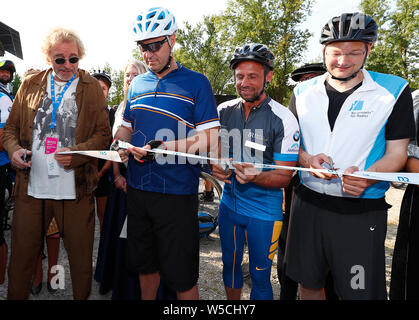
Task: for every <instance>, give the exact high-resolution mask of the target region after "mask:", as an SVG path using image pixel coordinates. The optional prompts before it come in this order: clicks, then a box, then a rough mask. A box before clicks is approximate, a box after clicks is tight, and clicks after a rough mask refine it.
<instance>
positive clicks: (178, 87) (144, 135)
mask: <svg viewBox="0 0 419 320" xmlns="http://www.w3.org/2000/svg"><path fill="white" fill-rule="evenodd" d="M122 125H124V126H126V127H129V128H132V130H133V133H132V140H131V144H133V145H134V146H137V147H142V146H144V145H145V144H146V143H147V142H148V141H150V140H163V141H172V140H179V139H183V138H186V137H188V136H190V135H191V134H192V133H193V132H194V130H196V131H201V130H206V129H210V128H214V127H218V126H219V125H220V123H219V120H218V115H217V107H216V103H215V98H214V95H213V91H212V88H211V85H210V83H209V81H208V79H207V78H206V77H205V76H204V75H202V74H200V73H197V72H194V71H191V70H189V69H187V68H185V67H183V66H181V65H180V64H179V63H178V68H177V69H175V70H173V71H171V72H170V73H168V74H167V75H165V76H164V77H163V78H161V79H159V78H158V77H157V76H156V75H155V74H154V73H153V72H150V71H149V72H147V73H144V74H141V75H139V76H137V77H136V78H135V79H134V80H133V81H132V83H131V85H130V88H129V91H128V98H127V106H126V109H125V113H124V117H123V121H122ZM160 160H161V159H160ZM163 162H164V161H163ZM163 162H162V161H153V162H149V163H144V164H141V163H139V162H138V161H135V159H134V158H133V157H132V156H131V157H130V159H129V162H128V179H127V183H128V185H129V186H131V187H133V188H136V189H139V190H143V191H151V192H159V193H168V194H196V193H197V192H198V184H199V174H200V170H201V169H200V165H199V164H195V163H193V162H192V161H190V159H184V158H178V157H176V158H175V159H168V161H167V162H166V163H163ZM191 163H192V164H191Z"/></svg>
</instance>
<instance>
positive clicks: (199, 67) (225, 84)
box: [174, 16, 235, 94]
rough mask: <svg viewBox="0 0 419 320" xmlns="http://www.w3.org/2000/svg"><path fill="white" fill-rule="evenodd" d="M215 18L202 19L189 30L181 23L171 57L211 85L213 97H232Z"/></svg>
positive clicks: (223, 50) (231, 88)
mask: <svg viewBox="0 0 419 320" xmlns="http://www.w3.org/2000/svg"><path fill="white" fill-rule="evenodd" d="M215 20H216V16H204V18H203V22H201V23H198V24H197V25H196V26H195V27H192V26H191V25H190V24H189V23H187V22H186V23H185V29H183V30H179V31H178V34H177V41H176V42H177V44H179V46H180V47H179V48H178V49H176V50H175V52H174V57H175V59H176V60H177V61H179V62H181V63H182V64H183V65H184V66H185V67H187V68H189V69H191V70H194V71H197V72H200V73H203V74H205V75H206V76H207V78H208V80H209V81H210V83H211V85H212V89H213V91H214V94H234V93H235V90H234V85H233V81H232V73H231V70H230V69H229V56H228V54H226V50H225V46H224V45H223V43H222V42H221V40H220V36H219V35H218V33H217V30H216V28H215Z"/></svg>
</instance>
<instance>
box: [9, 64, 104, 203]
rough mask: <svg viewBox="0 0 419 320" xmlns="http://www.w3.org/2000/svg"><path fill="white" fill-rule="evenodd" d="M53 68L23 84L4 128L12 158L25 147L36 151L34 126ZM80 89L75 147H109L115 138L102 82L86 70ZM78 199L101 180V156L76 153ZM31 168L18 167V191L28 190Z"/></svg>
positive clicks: (77, 92) (96, 148) (77, 91)
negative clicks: (112, 133) (98, 167)
mask: <svg viewBox="0 0 419 320" xmlns="http://www.w3.org/2000/svg"><path fill="white" fill-rule="evenodd" d="M50 71H51V69H49V70H46V71H42V72H40V73H38V74H36V75H33V76H30V77H28V78H27V79H26V80H25V81H24V82H23V83H22V85H21V86H20V88H19V91H18V92H17V94H16V98H15V99H14V101H13V106H12V110H11V112H10V115H9V118H8V120H7V122H6V125H5V127H4V136H3V144H4V148H5V149H6V150H7V152H8V153H9V158H10V159H12V156H13V153H14V152H15V151H17V150H19V149H21V148H24V149H28V150H32V129H33V123H34V118H35V116H36V113H37V110H38V107H39V106H40V104H41V102H42V99H43V97H44V96H45V94H46V90H47V81H49V77H48V74H49V72H50ZM79 77H80V80H79V83H78V84H77V89H76V103H77V108H78V118H77V126H76V137H75V138H76V145H75V146H73V147H71V148H70V149H71V150H74V151H75V150H105V149H106V148H107V147H108V144H109V140H110V137H111V134H110V128H109V120H108V113H107V112H106V108H107V107H106V101H105V98H104V96H103V91H102V89H101V87H100V85H99V82H98V81H97V80H96V79H95V78H93V77H91V76H90V75H89V73H87V72H86V71H84V70H79ZM67 169H74V171H75V172H74V174H75V180H76V181H75V183H76V195H77V199H80V198H81V197H82V196H87V195H90V194H92V192H93V190H94V189H95V188H96V186H97V183H98V181H99V179H98V172H97V159H95V158H91V157H87V156H81V155H73V158H72V162H71V165H70V166H69V167H68V168H67ZM29 171H30V170H17V173H16V183H15V189H14V194H16V195H22V194H27V192H28V182H29Z"/></svg>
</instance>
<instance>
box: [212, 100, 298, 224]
mask: <svg viewBox="0 0 419 320" xmlns="http://www.w3.org/2000/svg"><path fill="white" fill-rule="evenodd" d="M218 113H219V117H220V123H221V132H220V136H221V146H222V149H224V148H225V149H227V150H228V157H229V158H233V159H234V160H235V161H244V162H252V163H264V164H275V161H285V162H288V161H297V160H298V151H299V147H300V133H299V127H298V122H297V120H296V118H295V117H294V115H293V114H292V113H291V112H290V111H289V110H288V109H287V108H286V107H284V106H282V105H281V104H279V103H278V102H276V101H274V100H272V99H271V98H270V97H267V98H266V99H265V100H264V101H263V102H262V103H261V104H260V105H259V106H256V107H254V108H253V109H252V110H251V111H250V114H249V116H248V118H247V120H245V116H244V110H243V105H242V102H241V99H236V100H231V101H227V102H224V103H223V104H221V105H220V106H219V107H218ZM247 141H250V143H251V144H248V142H247ZM227 144H228V145H227ZM247 145H250V147H248V146H247ZM263 150H264V151H263ZM225 156H227V155H225ZM225 156H224V157H225ZM231 180H232V184H225V185H224V191H223V196H222V200H221V201H222V202H223V203H224V204H225V205H226V206H227V207H228V208H229V209H231V210H233V211H235V212H237V213H238V214H242V215H245V216H249V217H251V218H256V219H260V220H265V221H278V220H282V200H283V191H282V188H276V189H273V188H264V187H261V186H258V185H256V184H254V183H247V184H243V185H242V184H240V183H238V182H237V181H236V179H235V177H234V171H233V176H232V178H231Z"/></svg>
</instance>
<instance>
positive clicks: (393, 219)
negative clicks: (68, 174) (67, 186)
mask: <svg viewBox="0 0 419 320" xmlns="http://www.w3.org/2000/svg"><path fill="white" fill-rule="evenodd" d="M403 193H404V190H398V189H394V188H390V190H389V191H388V192H387V195H386V196H387V201H388V202H389V203H390V204H391V205H392V208H391V209H390V210H389V218H388V229H387V239H386V243H385V245H386V273H387V285H389V277H390V271H391V259H392V253H393V249H394V242H395V238H396V233H397V224H398V219H399V212H400V203H401V199H402V196H403ZM207 209H208V207H207ZM208 210H209V211H211V210H216V205H213V206H212V207H209V209H208ZM98 225H99V223H98V221H96V232H95V243H94V251H93V255H94V257H93V264H94V266H93V267H95V265H96V258H97V249H98V245H99V230H98V229H99V228H98ZM5 236H6V241H7V243H8V244H10V230H9V231H6V232H5ZM200 250H201V253H200V257H201V260H200V278H199V282H198V286H199V294H200V299H202V300H224V299H225V293H224V286H223V282H222V263H221V251H220V239H219V235H218V229H217V230H216V231H215V232H214V233H212V234H211V235H210V236H209V237H207V238H202V239H201V241H200ZM9 253H10V250H9ZM247 258H248V257H247V255H245V258H244V263H247ZM58 263H59V264H61V265H63V266H64V268H65V271H66V274H65V279H66V285H65V289H64V290H58V291H57V292H56V293H54V294H50V293H49V292H48V291H47V290H46V283H45V280H44V283H43V289H42V291H41V293H40V294H39V295H38V296H36V297H35V296H32V295H30V297H29V299H31V300H71V299H72V287H71V278H70V274H69V267H68V260H67V255H66V253H65V250H64V248H63V246H62V245H61V248H60V256H59V261H58ZM43 264H44V270H46V269H47V266H46V264H47V259H44V260H43ZM44 278H45V275H44ZM271 280H272V285H273V290H274V299H279V289H280V286H279V282H278V277H277V273H276V258H275V259H274V265H273V267H272V274H271ZM5 285H6V286H7V276H6V283H5ZM250 288H251V283H250V280H249V279H246V280H245V285H244V287H243V294H242V298H243V299H244V300H247V299H249V296H250ZM110 296H111V293H108V294H107V295H100V294H98V284H97V283H96V281H94V280H93V281H92V292H91V295H90V297H89V300H109V299H110ZM4 299H6V296H5V295H0V300H4Z"/></svg>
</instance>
